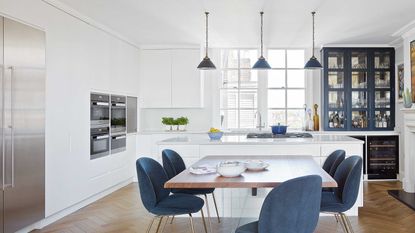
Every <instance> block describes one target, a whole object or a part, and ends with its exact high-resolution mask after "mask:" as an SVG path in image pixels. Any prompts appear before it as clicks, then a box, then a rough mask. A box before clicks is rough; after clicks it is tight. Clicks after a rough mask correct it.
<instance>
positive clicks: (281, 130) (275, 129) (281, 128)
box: [271, 125, 287, 134]
mask: <svg viewBox="0 0 415 233" xmlns="http://www.w3.org/2000/svg"><path fill="white" fill-rule="evenodd" d="M271 130H272V133H273V134H286V133H287V126H285V125H273V126H271Z"/></svg>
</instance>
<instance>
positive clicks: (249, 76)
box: [240, 70, 258, 88]
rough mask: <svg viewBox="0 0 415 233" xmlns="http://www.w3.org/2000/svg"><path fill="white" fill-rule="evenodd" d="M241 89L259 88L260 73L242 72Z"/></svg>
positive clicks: (252, 71) (254, 71) (253, 71)
mask: <svg viewBox="0 0 415 233" xmlns="http://www.w3.org/2000/svg"><path fill="white" fill-rule="evenodd" d="M240 72H241V83H240V87H241V88H247V87H248V88H257V87H258V71H256V70H241V71H240Z"/></svg>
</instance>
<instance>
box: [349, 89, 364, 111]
mask: <svg viewBox="0 0 415 233" xmlns="http://www.w3.org/2000/svg"><path fill="white" fill-rule="evenodd" d="M352 108H367V92H366V91H352Z"/></svg>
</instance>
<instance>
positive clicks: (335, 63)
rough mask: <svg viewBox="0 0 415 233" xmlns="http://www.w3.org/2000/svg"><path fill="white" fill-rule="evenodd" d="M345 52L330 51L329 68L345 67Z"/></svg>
mask: <svg viewBox="0 0 415 233" xmlns="http://www.w3.org/2000/svg"><path fill="white" fill-rule="evenodd" d="M343 57H344V53H343V52H329V53H328V68H329V69H343V67H344V58H343Z"/></svg>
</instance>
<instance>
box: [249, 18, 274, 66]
mask: <svg viewBox="0 0 415 233" xmlns="http://www.w3.org/2000/svg"><path fill="white" fill-rule="evenodd" d="M259 14H260V15H261V56H260V57H259V58H258V61H257V62H255V64H254V66H252V69H256V70H268V69H271V66H270V65H269V64H268V62H267V60H265V57H264V43H263V29H262V28H263V26H264V12H262V11H261V12H260V13H259Z"/></svg>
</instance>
